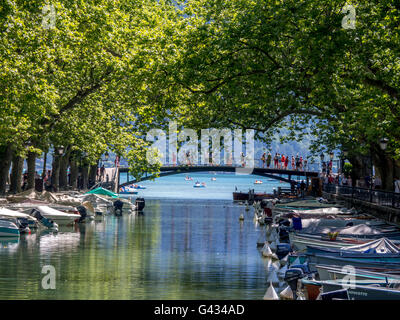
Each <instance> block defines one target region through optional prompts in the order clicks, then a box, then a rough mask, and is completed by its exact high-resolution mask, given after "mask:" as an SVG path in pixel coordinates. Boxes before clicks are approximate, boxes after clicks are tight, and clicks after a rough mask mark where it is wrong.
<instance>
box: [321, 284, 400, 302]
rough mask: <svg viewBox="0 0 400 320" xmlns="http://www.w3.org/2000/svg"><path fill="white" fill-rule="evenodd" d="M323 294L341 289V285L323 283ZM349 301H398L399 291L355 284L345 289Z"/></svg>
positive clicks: (399, 297)
mask: <svg viewBox="0 0 400 320" xmlns="http://www.w3.org/2000/svg"><path fill="white" fill-rule="evenodd" d="M322 288H323V289H322V290H323V292H324V293H325V292H331V291H335V290H341V289H343V285H342V284H340V283H334V282H329V281H327V282H324V283H323V284H322ZM347 293H348V295H349V300H399V299H400V291H399V290H392V289H388V288H380V287H373V286H365V285H359V284H355V288H354V287H350V288H348V289H347Z"/></svg>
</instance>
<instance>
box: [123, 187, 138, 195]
mask: <svg viewBox="0 0 400 320" xmlns="http://www.w3.org/2000/svg"><path fill="white" fill-rule="evenodd" d="M119 193H120V194H138V193H139V191H137V189H135V188H133V187H121V188H120V190H119Z"/></svg>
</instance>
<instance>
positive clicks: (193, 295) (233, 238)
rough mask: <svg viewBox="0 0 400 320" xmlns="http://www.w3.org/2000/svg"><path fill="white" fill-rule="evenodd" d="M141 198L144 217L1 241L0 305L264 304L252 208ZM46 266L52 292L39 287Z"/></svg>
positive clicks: (263, 278) (264, 283) (257, 230)
mask: <svg viewBox="0 0 400 320" xmlns="http://www.w3.org/2000/svg"><path fill="white" fill-rule="evenodd" d="M203 178H204V176H203ZM219 178H221V177H219V176H217V181H218V179H219ZM163 179H164V178H163ZM249 179H251V180H249V183H248V187H251V186H252V182H253V181H254V177H252V178H249ZM203 180H204V179H203ZM230 187H232V186H231V185H230ZM157 188H158V187H157ZM221 188H222V189H223V187H221ZM193 189H194V188H193V187H192V185H188V187H187V192H188V193H189V194H192V197H195V196H196V194H193ZM146 190H147V189H146ZM150 190H151V188H149V190H148V191H150ZM159 190H164V189H163V188H161V189H159ZM208 190H209V189H208ZM143 191H145V190H143ZM153 191H154V190H153ZM165 192H170V190H169V191H165ZM213 192H214V193H215V192H217V191H213ZM156 193H157V192H156ZM222 194H223V193H222ZM173 196H176V194H175V195H173ZM231 196H232V195H231ZM213 197H214V198H215V195H214V196H213ZM223 197H224V196H222V198H223ZM145 198H146V207H145V213H144V215H124V216H123V217H115V216H106V217H105V218H104V221H101V222H94V221H93V222H91V223H86V224H81V225H78V226H75V227H64V228H61V229H60V232H59V233H58V234H55V235H53V234H48V233H43V232H42V233H32V234H30V235H23V236H21V238H20V240H19V241H17V242H10V241H8V240H4V239H3V240H0V299H262V297H263V295H264V293H265V291H266V288H267V272H266V260H265V258H263V257H262V256H261V252H260V250H259V249H257V247H256V242H257V239H258V238H259V237H260V236H261V235H262V234H263V232H264V229H263V228H261V227H260V226H258V225H256V224H255V223H254V222H253V214H254V213H253V211H252V209H251V210H250V211H248V212H246V211H245V210H244V206H240V205H238V204H234V203H233V202H232V200H227V199H225V200H224V199H212V200H209V199H189V198H190V197H189V196H188V195H187V194H185V195H183V196H182V198H183V199H176V198H175V199H173V198H169V199H168V198H167V197H165V198H164V199H151V200H149V199H147V197H146V196H145ZM150 198H151V197H150ZM241 213H243V214H244V216H245V220H244V221H242V222H241V221H239V215H240V214H241ZM48 265H50V266H53V267H54V271H55V284H56V288H55V289H44V287H43V285H42V282H43V281H44V280H43V279H44V277H46V276H48V273H47V272H48V271H45V269H43V267H44V266H48ZM42 271H43V272H44V273H42ZM46 279H48V278H46ZM44 282H45V283H48V282H47V281H44Z"/></svg>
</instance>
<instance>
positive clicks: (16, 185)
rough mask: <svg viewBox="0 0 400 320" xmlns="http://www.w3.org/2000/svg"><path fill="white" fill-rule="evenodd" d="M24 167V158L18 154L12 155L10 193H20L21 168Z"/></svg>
mask: <svg viewBox="0 0 400 320" xmlns="http://www.w3.org/2000/svg"><path fill="white" fill-rule="evenodd" d="M23 169H24V158H22V157H20V156H16V155H14V156H13V160H12V169H11V179H10V180H11V181H10V193H13V194H15V193H20V192H21V191H22V188H21V187H22V170H23Z"/></svg>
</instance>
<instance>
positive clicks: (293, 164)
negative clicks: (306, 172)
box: [292, 156, 296, 170]
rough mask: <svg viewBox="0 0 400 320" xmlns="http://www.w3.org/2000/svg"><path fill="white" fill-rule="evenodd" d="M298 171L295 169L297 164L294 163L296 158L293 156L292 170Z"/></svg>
mask: <svg viewBox="0 0 400 320" xmlns="http://www.w3.org/2000/svg"><path fill="white" fill-rule="evenodd" d="M294 169H296V167H295V162H294V156H292V170H294Z"/></svg>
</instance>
